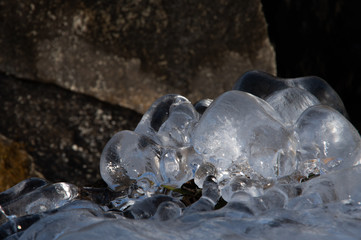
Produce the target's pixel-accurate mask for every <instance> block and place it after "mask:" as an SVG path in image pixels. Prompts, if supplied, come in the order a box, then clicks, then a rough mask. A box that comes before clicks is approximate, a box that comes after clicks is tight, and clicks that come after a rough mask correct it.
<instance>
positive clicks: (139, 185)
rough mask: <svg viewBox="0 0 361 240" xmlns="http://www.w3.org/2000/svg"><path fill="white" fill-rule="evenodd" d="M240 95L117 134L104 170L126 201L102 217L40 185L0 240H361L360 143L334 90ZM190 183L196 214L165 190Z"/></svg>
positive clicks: (300, 88) (302, 88)
mask: <svg viewBox="0 0 361 240" xmlns="http://www.w3.org/2000/svg"><path fill="white" fill-rule="evenodd" d="M235 89H236V90H238V91H231V92H227V93H225V94H223V95H221V96H220V97H219V98H217V99H216V100H215V101H213V102H212V100H201V101H200V102H198V103H197V104H195V105H194V106H192V105H191V103H190V102H189V101H188V100H187V99H186V98H184V97H182V96H180V95H166V96H164V97H162V98H160V99H158V100H157V101H156V102H155V103H154V104H153V105H152V106H151V108H150V109H149V110H148V112H147V113H146V114H145V115H144V116H143V118H142V120H141V122H140V123H139V125H138V126H137V128H136V130H135V131H134V132H132V131H121V132H119V133H117V134H116V135H115V136H114V137H113V138H112V139H111V140H110V141H109V142H108V144H107V145H106V147H105V148H104V151H103V153H102V157H101V163H100V165H101V174H102V177H103V178H104V180H105V181H106V182H107V184H108V185H109V187H110V188H111V189H113V190H117V191H118V190H121V191H118V192H113V191H111V190H109V188H104V189H106V190H107V191H98V193H102V192H103V193H105V192H107V193H109V196H108V195H107V196H106V197H103V198H102V199H103V201H102V203H101V204H104V205H98V204H95V203H93V202H90V201H87V200H84V199H83V198H89V195H84V191H85V192H87V193H92V194H96V193H95V192H97V191H96V190H95V191H94V192H91V191H90V187H89V188H86V187H84V188H78V187H75V186H73V185H71V184H67V183H55V184H49V183H48V182H46V181H43V180H41V179H28V180H26V181H23V182H21V183H19V184H17V185H15V186H14V187H13V188H10V189H9V190H7V191H5V192H3V193H0V216H1V218H0V239H7V240H10V239H86V240H91V239H96V240H98V239H99V238H106V239H207V240H208V239H210V238H211V239H252V240H253V239H327V240H328V239H359V238H360V234H361V230H360V229H361V228H360V226H361V220H360V219H361V184H360V182H361V165H360V163H361V153H360V149H361V146H360V142H361V140H360V136H359V134H358V132H357V131H356V129H355V128H354V127H353V126H352V125H351V124H350V123H349V122H348V121H347V120H346V118H345V117H344V116H345V115H346V111H344V108H343V104H342V101H341V100H340V99H339V98H338V96H337V94H336V93H335V92H334V91H333V89H332V88H331V87H330V86H329V85H328V84H327V83H326V82H325V81H323V80H322V79H320V78H317V77H305V78H295V79H280V78H275V77H273V76H271V75H268V74H265V73H262V72H257V71H253V72H249V73H247V74H245V75H244V76H243V77H242V78H241V79H240V80H239V81H238V83H237V84H236V86H235ZM240 90H242V91H247V92H249V93H252V94H254V95H252V94H249V93H245V92H242V91H240ZM255 95H256V96H255ZM259 97H261V98H263V99H266V101H264V100H262V99H261V98H259ZM320 103H321V104H323V105H320ZM326 105H327V106H326ZM331 107H332V108H331ZM333 108H334V109H336V110H338V111H336V110H334V109H333ZM341 113H342V114H344V116H343V115H342V114H341ZM193 177H194V182H195V183H196V185H197V186H199V187H201V188H202V190H200V189H195V191H194V192H193V194H199V193H200V191H201V192H202V196H199V195H197V198H195V196H191V199H192V198H193V202H191V203H190V201H189V199H188V201H186V199H185V198H186V197H190V196H186V195H187V194H186V193H184V194H185V195H184V196H183V195H182V194H180V193H179V192H177V191H173V192H169V191H165V189H162V187H161V184H166V185H172V186H176V187H180V186H181V185H182V184H183V183H185V182H187V181H188V180H190V179H191V178H193ZM301 180H302V181H301ZM187 184H188V183H187ZM187 184H185V185H187ZM187 186H188V185H187ZM181 189H182V190H185V189H186V187H185V188H184V189H183V188H181ZM177 190H179V189H177ZM187 191H188V190H187ZM110 193H112V194H110ZM110 196H113V198H111V197H110ZM98 197H101V196H98ZM115 197H116V198H115ZM199 197H200V198H199ZM77 198H82V199H83V200H78V199H77ZM106 198H108V199H109V200H107V201H105V200H104V199H106ZM198 198H199V199H198ZM91 199H93V200H94V199H97V198H96V197H94V198H93V196H92V197H91ZM98 199H99V198H98ZM224 200H226V202H224ZM188 204H190V205H188ZM218 208H220V209H218Z"/></svg>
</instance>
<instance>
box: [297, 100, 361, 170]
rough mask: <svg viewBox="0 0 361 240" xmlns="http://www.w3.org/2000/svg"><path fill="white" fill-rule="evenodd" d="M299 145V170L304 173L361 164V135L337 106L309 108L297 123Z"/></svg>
mask: <svg viewBox="0 0 361 240" xmlns="http://www.w3.org/2000/svg"><path fill="white" fill-rule="evenodd" d="M295 131H296V132H297V134H298V137H299V141H300V147H299V150H298V161H299V170H300V171H301V173H302V174H303V175H305V176H308V175H309V174H311V173H313V174H320V173H321V174H322V173H325V172H328V171H331V170H335V169H342V168H347V167H351V166H353V165H356V164H359V160H360V149H361V139H360V135H359V133H358V132H357V130H356V129H355V128H354V127H353V126H352V124H351V123H350V122H349V121H348V120H347V119H346V118H345V117H344V116H342V115H341V114H340V113H339V112H337V111H336V110H334V109H332V108H330V107H328V106H324V105H317V106H312V107H310V108H308V109H307V110H306V111H304V112H303V114H302V115H301V116H300V118H299V119H298V121H297V123H296V125H295Z"/></svg>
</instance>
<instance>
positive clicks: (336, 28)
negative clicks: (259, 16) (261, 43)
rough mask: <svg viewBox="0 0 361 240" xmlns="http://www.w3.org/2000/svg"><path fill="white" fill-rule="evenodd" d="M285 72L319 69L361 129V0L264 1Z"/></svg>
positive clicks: (303, 73)
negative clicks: (359, 111) (359, 112)
mask: <svg viewBox="0 0 361 240" xmlns="http://www.w3.org/2000/svg"><path fill="white" fill-rule="evenodd" d="M262 3H263V9H264V13H265V17H266V20H267V22H268V31H269V36H270V40H271V42H272V44H273V45H274V47H275V51H276V59H277V72H278V76H280V77H300V76H306V75H316V76H319V77H321V78H323V79H325V80H326V81H327V82H328V83H329V84H330V85H331V86H332V87H333V88H334V89H335V90H336V92H337V93H338V94H339V95H340V97H341V98H342V100H343V102H344V104H345V106H346V109H347V111H348V113H349V116H350V120H351V122H352V123H353V124H354V126H355V127H356V128H357V129H358V130H361V115H360V114H358V110H359V107H358V106H359V103H360V102H361V81H360V80H361V74H360V71H359V64H360V62H361V35H360V34H359V33H360V32H361V24H360V23H361V15H360V13H359V11H360V7H361V2H360V1H343V0H333V1H316V0H310V1H287V0H277V1H265V0H264V1H262Z"/></svg>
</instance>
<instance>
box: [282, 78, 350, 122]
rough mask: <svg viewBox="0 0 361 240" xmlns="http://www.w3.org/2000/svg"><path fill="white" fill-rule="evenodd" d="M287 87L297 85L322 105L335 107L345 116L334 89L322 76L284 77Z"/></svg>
mask: <svg viewBox="0 0 361 240" xmlns="http://www.w3.org/2000/svg"><path fill="white" fill-rule="evenodd" d="M284 80H285V81H286V82H287V85H288V86H289V87H298V88H300V89H304V90H306V91H308V92H310V93H312V94H313V95H314V96H315V97H316V98H317V99H318V100H319V101H320V102H321V104H323V105H327V106H330V107H332V108H334V109H336V110H337V111H338V112H340V113H341V114H342V115H344V116H345V117H347V116H348V114H347V112H346V108H345V106H344V104H343V102H342V100H341V98H340V96H339V95H338V94H337V93H336V91H335V90H334V89H333V88H332V87H331V86H330V85H329V84H328V83H327V82H326V81H325V80H324V79H322V78H320V77H316V76H309V77H300V78H289V79H284Z"/></svg>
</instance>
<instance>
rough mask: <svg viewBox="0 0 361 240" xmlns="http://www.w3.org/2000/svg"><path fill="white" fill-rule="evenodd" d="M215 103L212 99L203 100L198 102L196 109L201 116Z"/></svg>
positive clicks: (195, 105)
mask: <svg viewBox="0 0 361 240" xmlns="http://www.w3.org/2000/svg"><path fill="white" fill-rule="evenodd" d="M212 102H213V100H212V99H209V98H207V99H202V100H199V101H198V102H196V103H195V104H194V108H195V109H196V111H197V112H198V113H199V114H203V113H204V111H206V110H207V108H208V107H209V105H211V103H212Z"/></svg>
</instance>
